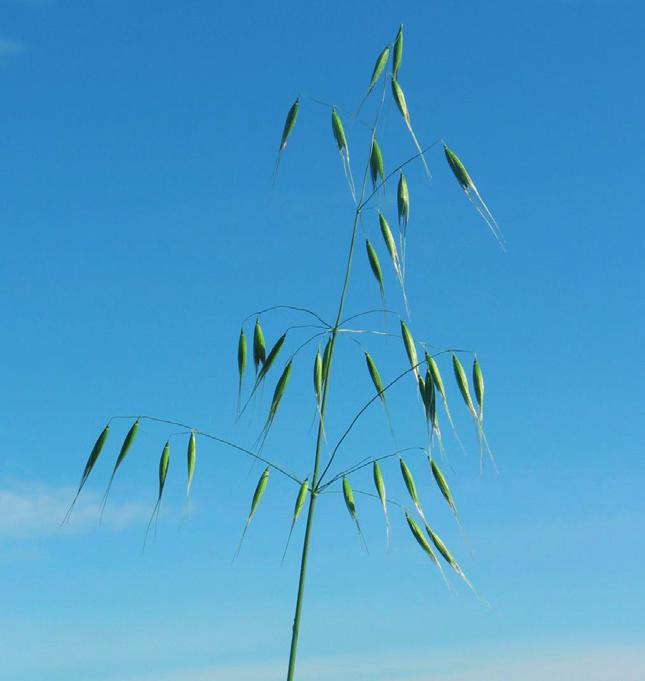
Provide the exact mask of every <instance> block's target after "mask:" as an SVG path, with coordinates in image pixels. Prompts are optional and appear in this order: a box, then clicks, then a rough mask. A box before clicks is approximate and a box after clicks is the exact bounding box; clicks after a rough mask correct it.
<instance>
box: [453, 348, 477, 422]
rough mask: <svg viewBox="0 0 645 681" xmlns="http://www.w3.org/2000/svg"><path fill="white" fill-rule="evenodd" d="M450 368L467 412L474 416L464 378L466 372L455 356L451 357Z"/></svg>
mask: <svg viewBox="0 0 645 681" xmlns="http://www.w3.org/2000/svg"><path fill="white" fill-rule="evenodd" d="M452 368H453V370H454V372H455V380H456V381H457V386H458V387H459V392H460V393H461V396H462V398H463V400H464V402H465V403H466V406H467V407H468V411H469V412H470V413H471V414H472V415H473V416H476V415H477V412H476V411H475V405H474V404H473V400H472V397H471V396H470V390H469V389H468V379H467V378H466V372H465V371H464V367H463V365H462V364H461V362H460V361H459V358H458V357H457V355H453V356H452Z"/></svg>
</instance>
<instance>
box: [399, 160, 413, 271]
mask: <svg viewBox="0 0 645 681" xmlns="http://www.w3.org/2000/svg"><path fill="white" fill-rule="evenodd" d="M396 205H397V212H398V217H399V232H400V234H401V237H400V238H401V265H402V267H401V272H402V276H403V278H405V245H406V235H407V229H408V220H409V218H410V193H409V191H408V182H407V180H406V179H405V175H404V174H403V173H401V175H400V176H399V183H398V185H397V188H396Z"/></svg>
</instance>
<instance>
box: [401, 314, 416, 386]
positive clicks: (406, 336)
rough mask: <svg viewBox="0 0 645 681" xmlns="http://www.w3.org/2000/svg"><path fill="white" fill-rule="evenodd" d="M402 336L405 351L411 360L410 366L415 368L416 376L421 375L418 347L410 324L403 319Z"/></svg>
mask: <svg viewBox="0 0 645 681" xmlns="http://www.w3.org/2000/svg"><path fill="white" fill-rule="evenodd" d="M401 337H402V338H403V345H404V346H405V352H406V354H407V356H408V359H409V360H410V367H412V368H414V374H415V376H418V375H419V370H418V368H417V364H418V363H419V358H418V357H417V349H416V346H415V344H414V339H413V338H412V334H411V333H410V329H409V328H408V325H407V324H406V323H405V322H404V321H403V320H401Z"/></svg>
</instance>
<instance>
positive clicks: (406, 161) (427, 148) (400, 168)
mask: <svg viewBox="0 0 645 681" xmlns="http://www.w3.org/2000/svg"><path fill="white" fill-rule="evenodd" d="M441 142H442V140H441V139H438V140H435V141H434V142H433V143H432V144H429V145H428V146H427V147H425V148H424V149H421V151H420V152H419V153H418V154H415V155H414V156H410V158H408V159H406V160H405V161H403V163H401V164H400V165H398V166H397V167H396V168H395V169H394V170H392V171H391V172H389V173H388V174H387V175H386V176H385V179H384V180H383V181H382V182H380V183H379V184H377V185H376V187H374V191H373V192H372V193H371V194H370V195H369V196H368V197H367V198H366V199H363V200H362V201H361V202H360V203H359V204H358V210H363V208H364V207H365V206H366V205H367V204H368V203H369V202H370V201H371V200H372V198H374V197H375V196H376V195H377V194H378V192H379V190H380V189H381V188H382V187H383V186H384V185H386V184H387V182H388V180H390V179H391V178H392V177H394V175H396V174H397V173H398V172H399V171H400V170H403V168H405V167H406V166H407V165H409V164H410V163H412V161H416V160H417V159H418V158H421V157H422V156H423V154H425V153H426V151H430V149H432V148H433V147H436V146H437V144H441Z"/></svg>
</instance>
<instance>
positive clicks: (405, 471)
mask: <svg viewBox="0 0 645 681" xmlns="http://www.w3.org/2000/svg"><path fill="white" fill-rule="evenodd" d="M399 465H400V466H401V475H402V476H403V482H404V483H405V486H406V488H407V490H408V494H409V495H410V499H412V502H413V503H414V507H415V508H416V509H417V513H418V514H419V515H420V516H421V518H423V521H424V522H425V519H426V518H425V516H424V515H423V509H422V508H421V502H420V501H419V495H418V494H417V486H416V485H415V484H414V478H413V477H412V473H411V472H410V469H409V468H408V465H407V464H406V463H405V461H404V460H403V458H400V459H399Z"/></svg>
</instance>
